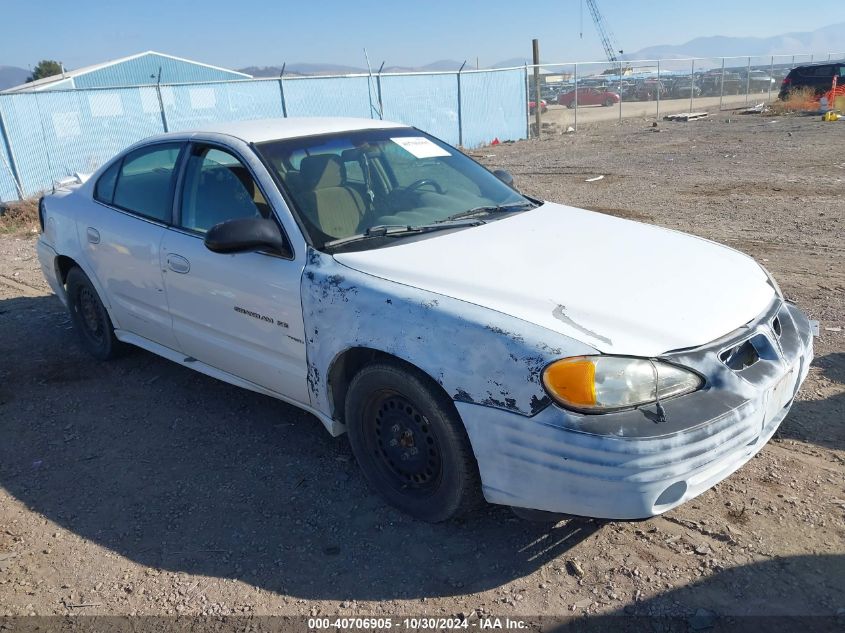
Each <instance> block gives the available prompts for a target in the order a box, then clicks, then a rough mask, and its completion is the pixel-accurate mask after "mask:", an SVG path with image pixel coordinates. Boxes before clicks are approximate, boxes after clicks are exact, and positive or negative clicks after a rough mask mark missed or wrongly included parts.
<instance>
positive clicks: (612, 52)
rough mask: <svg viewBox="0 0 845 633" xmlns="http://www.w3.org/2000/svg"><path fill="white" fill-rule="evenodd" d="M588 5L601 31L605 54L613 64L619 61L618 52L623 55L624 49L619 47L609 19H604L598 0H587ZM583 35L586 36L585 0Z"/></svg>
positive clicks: (582, 9) (582, 2)
mask: <svg viewBox="0 0 845 633" xmlns="http://www.w3.org/2000/svg"><path fill="white" fill-rule="evenodd" d="M587 7H588V8H589V9H590V15H591V16H593V23H594V24H595V25H596V31H598V32H599V38H600V39H601V44H602V46H604V54H605V55H607V61H609V62H611V63H613V64H617V63H619V58H618V57H617V56H616V54H617V53H619V55H621V54H622V50H621V49H620V48H619V44H618V43H617V41H616V38H615V37H614V35H613V32H612V31H611V30H610V27H609V26H608V24H607V21H606V20H605V19H604V16H603V15H602V14H601V11H599V7H598V5H597V4H596V0H587ZM581 37H582V38H583V37H584V0H581Z"/></svg>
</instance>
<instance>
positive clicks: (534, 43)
mask: <svg viewBox="0 0 845 633" xmlns="http://www.w3.org/2000/svg"><path fill="white" fill-rule="evenodd" d="M531 48H532V49H533V50H532V52H533V54H534V124H535V125H536V126H537V140H538V141H539V140H540V40H538V39H533V40H531Z"/></svg>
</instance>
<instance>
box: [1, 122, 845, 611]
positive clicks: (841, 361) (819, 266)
mask: <svg viewBox="0 0 845 633" xmlns="http://www.w3.org/2000/svg"><path fill="white" fill-rule="evenodd" d="M656 129H657V130H659V131H658V132H655V131H654V130H653V129H652V128H651V127H650V123H649V124H647V123H646V122H645V121H642V120H638V119H631V120H628V121H625V122H624V123H623V125H622V126H621V127H620V126H617V125H616V124H604V125H602V126H598V127H597V126H593V127H590V126H588V125H584V126H582V127H581V130H580V131H579V133H578V134H577V135H565V136H558V137H556V138H553V139H549V140H544V141H539V142H537V141H535V142H520V143H515V144H505V145H500V146H496V147H490V148H485V149H482V150H478V151H476V152H473V153H474V154H475V155H477V156H479V157H481V159H482V160H483V161H484V162H485V163H487V164H488V165H490V166H493V167H502V168H506V169H509V170H511V171H512V172H513V173H514V175H515V176H516V180H517V184H518V186H520V187H521V188H523V189H524V190H525V191H526V192H528V193H530V194H534V195H536V196H540V197H543V198H546V199H549V200H554V201H559V202H564V203H569V204H573V205H577V206H584V207H587V208H591V209H595V210H598V211H602V212H606V213H612V214H615V215H621V216H625V217H630V218H635V219H639V220H642V221H645V222H652V223H656V224H660V225H663V226H666V227H670V228H673V229H680V230H684V231H689V232H692V233H695V234H698V235H701V236H705V237H708V238H712V239H714V240H717V241H720V242H724V243H726V244H729V245H731V246H734V247H736V248H739V249H742V250H744V251H746V252H748V253H751V254H752V255H754V256H755V257H757V258H758V259H759V260H761V261H763V262H764V263H765V265H766V266H767V267H768V268H769V269H770V270H771V271H772V272H773V273H774V274H775V276H776V277H777V279H778V280H779V282H780V284H781V286H782V287H783V289H784V291H785V293H786V294H787V295H788V297H790V298H792V299H794V300H795V301H797V302H798V304H799V305H800V306H802V307H803V308H804V309H805V310H806V311H807V312H808V313H809V314H810V316H811V318H814V319H818V320H819V321H821V337H820V338H819V339H817V341H816V345H817V348H816V353H817V357H816V361H815V362H814V365H813V367H812V369H811V371H810V376H809V378H808V380H807V382H806V384H805V386H804V388H803V389H802V391H801V393H800V394H799V396H798V401H797V402H796V404H795V406H794V408H793V411H792V413H791V414H790V415H789V417H788V418H787V420H786V421H785V423H784V424H783V426H782V427H781V430H780V431H779V433H778V436H777V438H776V439H775V440H774V441H772V442H771V443H770V444H769V445H768V446H767V447H766V448H765V449H764V450H763V451H762V452H761V454H760V455H759V456H758V457H757V458H755V459H753V460H752V461H751V462H750V463H749V464H747V465H746V466H745V467H744V468H742V469H741V470H740V471H739V472H737V473H735V474H734V475H733V476H731V477H730V478H729V479H727V480H726V481H725V482H723V483H722V484H720V485H718V486H717V487H716V488H715V489H713V490H711V491H709V492H707V493H705V494H704V495H702V496H701V497H699V498H697V499H695V500H693V501H691V502H689V503H687V504H686V505H684V506H682V507H681V508H679V509H677V510H674V511H672V512H669V513H668V514H666V515H664V516H661V517H658V518H654V519H651V520H649V521H643V522H630V523H624V522H606V523H602V522H592V521H586V520H572V521H569V522H562V523H560V524H558V525H557V526H554V527H551V528H550V527H548V526H543V525H537V524H530V523H526V522H523V521H522V520H518V519H516V518H515V517H514V516H513V515H512V514H511V512H510V511H509V510H508V509H506V508H501V507H488V508H486V509H484V510H481V511H479V512H477V513H476V514H473V515H471V516H468V517H466V518H464V519H462V520H459V521H454V522H451V523H447V524H442V525H427V524H422V523H417V522H415V521H413V520H411V519H409V518H407V517H405V516H403V515H402V514H400V513H398V512H396V511H394V510H392V509H391V508H390V507H388V506H386V505H385V504H384V503H383V502H382V501H381V499H380V498H379V497H377V496H375V495H374V494H372V493H370V492H369V491H368V490H367V488H366V486H365V485H364V482H363V481H362V478H361V476H360V475H359V472H358V470H357V467H356V465H355V463H354V461H353V459H352V456H351V453H350V450H349V447H348V446H347V443H346V440H345V439H344V438H338V439H332V438H331V437H329V436H328V435H327V434H326V433H325V431H324V430H323V429H322V427H321V425H320V424H319V423H318V422H317V421H316V420H315V419H313V418H312V417H310V416H309V415H307V414H305V413H302V412H300V411H298V410H297V409H294V408H292V407H290V406H287V405H285V404H282V403H280V402H277V401H274V400H271V399H270V398H266V397H263V396H259V395H256V394H253V393H249V392H246V391H242V390H239V389H237V388H234V387H230V386H228V385H225V384H222V383H220V382H216V381H215V380H212V379H210V378H206V377H204V376H201V375H199V374H196V373H193V372H191V371H189V370H187V369H184V368H182V367H179V366H176V365H174V364H172V363H169V362H167V361H165V360H162V359H160V358H158V357H155V356H153V355H151V354H148V353H145V352H141V351H136V352H134V353H131V354H129V355H128V356H126V357H124V358H122V359H120V360H118V361H116V362H113V363H110V364H99V363H97V362H95V361H92V360H91V359H90V358H89V357H87V356H86V355H85V354H83V353H82V352H81V351H80V348H79V347H78V346H77V344H76V339H75V337H74V333H73V332H72V331H71V329H70V322H69V320H68V318H67V316H66V315H65V312H64V311H63V309H62V307H61V305H60V303H59V301H58V300H57V299H56V298H55V297H53V296H51V295H50V293H49V291H48V289H47V287H46V285H45V284H44V282H43V281H42V278H41V275H40V272H39V270H38V266H37V261H36V258H35V252H34V241H33V239H32V237H31V236H22V237H21V236H19V237H14V236H8V235H7V236H0V266H2V268H0V275H1V276H0V281H2V283H0V615H3V614H7V615H20V614H45V615H46V614H69V613H71V614H160V615H164V614H176V613H183V614H241V613H246V614H345V615H351V614H360V613H367V614H387V615H397V614H423V613H427V614H435V615H452V614H459V613H463V614H467V615H469V614H473V613H480V612H483V613H492V614H498V615H502V616H504V615H515V614H522V615H525V616H535V615H539V614H556V615H561V614H571V615H577V614H580V613H583V612H589V613H596V612H599V613H637V614H668V615H677V616H681V617H683V618H691V619H690V620H689V622H690V626H691V627H692V628H697V627H698V626H699V625H700V624H701V623H702V621H703V622H704V624H707V622H708V621H709V618H711V617H727V616H740V615H749V614H751V615H754V614H758V615H759V614H771V615H802V616H805V615H834V614H837V613H839V614H841V615H845V334H843V332H842V331H841V329H840V328H842V327H843V325H845V323H843V320H845V316H843V315H845V301H844V300H843V297H845V224H844V223H843V215H845V163H843V162H842V161H843V157H842V154H841V152H839V150H838V149H837V148H841V147H842V139H843V133H845V123H822V122H820V121H818V119H817V117H812V118H797V117H796V118H771V117H760V116H744V117H743V116H737V115H735V114H733V115H732V114H728V113H714V115H713V117H712V118H711V119H709V120H702V121H697V122H693V123H686V124H685V123H674V124H668V123H665V124H664V123H661V124H660V127H658V128H656ZM598 175H604V179H602V180H599V181H596V182H585V180H586V179H588V178H591V177H594V176H598ZM643 248H647V245H643ZM657 272H658V274H657V279H658V283H657V284H654V285H651V284H649V285H648V287H647V291H648V292H655V293H665V292H669V293H671V292H672V288H670V287H661V286H660V284H659V277H660V276H659V271H657ZM696 614H698V615H697V616H696Z"/></svg>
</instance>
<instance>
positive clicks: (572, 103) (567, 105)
mask: <svg viewBox="0 0 845 633" xmlns="http://www.w3.org/2000/svg"><path fill="white" fill-rule="evenodd" d="M566 107H567V108H569V109H570V110H571V109H572V108H574V107H575V102H574V101H570V102H569V103H567V104H566Z"/></svg>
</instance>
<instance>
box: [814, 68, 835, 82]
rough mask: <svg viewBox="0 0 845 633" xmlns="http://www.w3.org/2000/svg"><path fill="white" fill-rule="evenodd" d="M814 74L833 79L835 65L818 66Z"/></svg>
mask: <svg viewBox="0 0 845 633" xmlns="http://www.w3.org/2000/svg"><path fill="white" fill-rule="evenodd" d="M814 75H815V76H816V77H830V78H831V79H833V66H817V67H816V72H815V73H814Z"/></svg>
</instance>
